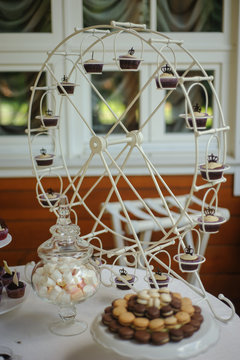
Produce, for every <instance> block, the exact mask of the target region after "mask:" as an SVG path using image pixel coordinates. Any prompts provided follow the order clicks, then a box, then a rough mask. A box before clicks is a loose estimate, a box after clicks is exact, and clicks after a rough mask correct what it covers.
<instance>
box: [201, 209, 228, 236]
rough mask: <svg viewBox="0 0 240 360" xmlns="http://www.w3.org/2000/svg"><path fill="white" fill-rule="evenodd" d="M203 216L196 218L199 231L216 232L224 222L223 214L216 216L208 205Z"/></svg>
mask: <svg viewBox="0 0 240 360" xmlns="http://www.w3.org/2000/svg"><path fill="white" fill-rule="evenodd" d="M204 214H205V216H200V217H198V218H197V222H198V225H199V228H200V230H201V231H204V232H208V233H216V232H218V230H219V228H220V226H221V225H222V224H223V223H225V222H226V219H225V218H224V217H223V216H217V215H216V214H215V210H214V209H213V208H210V207H208V208H207V209H205V210H204Z"/></svg>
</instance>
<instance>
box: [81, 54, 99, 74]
mask: <svg viewBox="0 0 240 360" xmlns="http://www.w3.org/2000/svg"><path fill="white" fill-rule="evenodd" d="M93 54H94V53H93V52H92V58H91V59H89V60H87V61H85V62H84V64H83V67H84V69H85V71H86V72H87V73H88V74H102V69H103V62H101V61H98V60H95V59H94V58H93Z"/></svg>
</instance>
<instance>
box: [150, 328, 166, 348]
mask: <svg viewBox="0 0 240 360" xmlns="http://www.w3.org/2000/svg"><path fill="white" fill-rule="evenodd" d="M169 340H170V339H169V335H168V332H160V331H159V332H155V333H152V343H153V344H155V345H164V344H166V343H168V342H169Z"/></svg>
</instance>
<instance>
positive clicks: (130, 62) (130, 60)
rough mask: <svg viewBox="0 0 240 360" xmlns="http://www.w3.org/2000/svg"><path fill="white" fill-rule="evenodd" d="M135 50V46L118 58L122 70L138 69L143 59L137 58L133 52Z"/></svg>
mask: <svg viewBox="0 0 240 360" xmlns="http://www.w3.org/2000/svg"><path fill="white" fill-rule="evenodd" d="M134 53H135V50H134V49H133V47H132V48H131V49H130V50H129V51H128V54H126V55H120V56H119V58H118V61H119V66H120V68H121V69H122V70H138V67H139V65H140V63H141V61H142V60H141V59H137V58H136V56H134V55H133V54H134Z"/></svg>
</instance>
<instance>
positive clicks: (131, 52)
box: [128, 47, 135, 55]
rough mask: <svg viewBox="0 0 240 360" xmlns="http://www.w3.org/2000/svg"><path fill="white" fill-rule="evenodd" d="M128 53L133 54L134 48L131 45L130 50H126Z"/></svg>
mask: <svg viewBox="0 0 240 360" xmlns="http://www.w3.org/2000/svg"><path fill="white" fill-rule="evenodd" d="M128 53H129V55H133V54H134V53H135V50H134V48H133V47H131V49H130V50H128Z"/></svg>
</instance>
